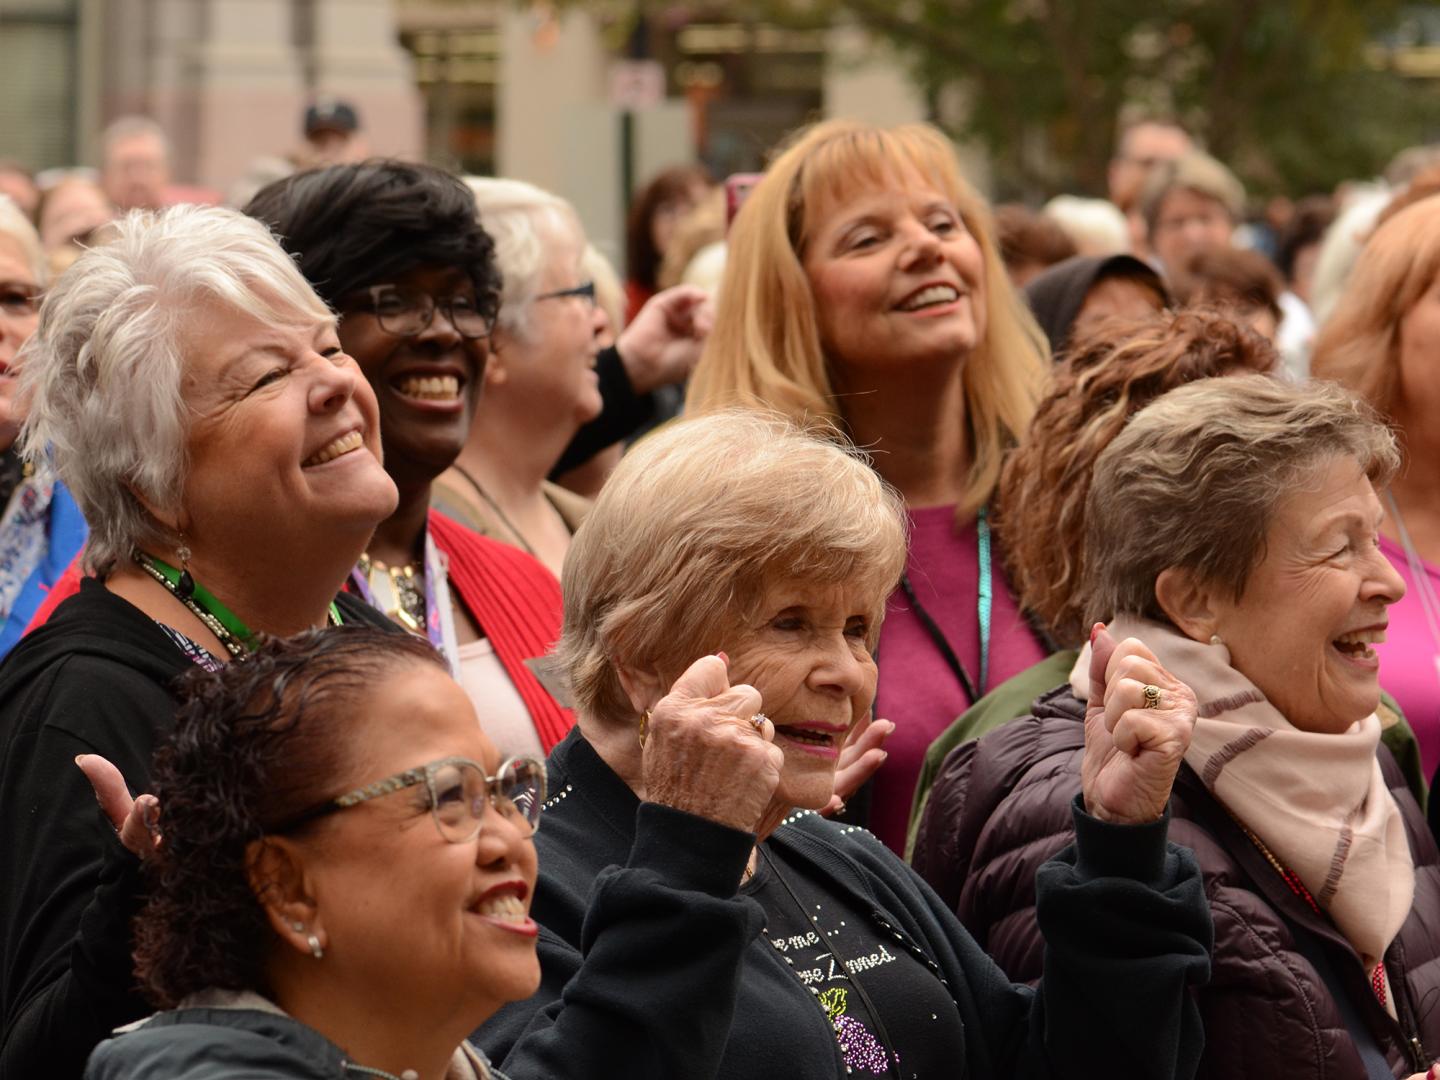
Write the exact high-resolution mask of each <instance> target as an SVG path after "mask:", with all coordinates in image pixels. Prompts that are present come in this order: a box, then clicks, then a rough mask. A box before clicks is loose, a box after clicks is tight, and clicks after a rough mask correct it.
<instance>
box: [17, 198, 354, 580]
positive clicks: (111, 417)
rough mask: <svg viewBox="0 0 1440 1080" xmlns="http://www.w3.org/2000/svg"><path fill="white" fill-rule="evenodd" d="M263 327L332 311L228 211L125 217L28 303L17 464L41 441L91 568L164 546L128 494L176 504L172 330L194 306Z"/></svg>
mask: <svg viewBox="0 0 1440 1080" xmlns="http://www.w3.org/2000/svg"><path fill="white" fill-rule="evenodd" d="M203 301H212V302H219V303H222V304H227V305H230V306H231V307H233V308H235V309H237V310H239V311H243V312H246V313H248V314H250V315H253V316H254V317H255V318H257V319H261V320H265V321H268V322H272V323H276V322H278V323H284V324H295V323H314V322H325V321H327V320H331V319H333V318H334V316H333V315H332V314H331V313H330V310H329V309H328V308H327V307H326V306H325V304H324V303H323V302H322V301H321V300H320V298H319V297H318V296H316V295H315V291H314V290H313V289H311V288H310V286H309V284H307V283H306V281H305V279H304V278H303V277H302V276H301V275H300V272H299V270H297V269H296V267H295V264H294V262H292V261H291V259H290V257H289V256H288V255H286V254H285V252H284V251H283V250H282V249H281V247H280V245H279V244H278V243H277V242H276V241H275V238H274V237H273V236H272V235H271V234H270V232H269V230H268V229H266V228H265V226H264V225H263V224H261V223H260V222H258V221H255V220H254V219H253V218H248V217H246V216H245V215H244V214H241V213H239V212H238V211H235V210H227V209H224V208H222V207H213V206H175V207H171V208H169V209H167V210H163V211H159V212H158V213H157V212H149V211H133V212H132V213H130V214H127V215H126V216H125V217H123V218H121V219H120V220H119V221H117V222H116V223H115V225H114V229H113V239H112V240H110V241H109V242H108V243H106V244H104V245H102V246H98V247H95V248H91V249H90V250H88V251H86V252H84V253H82V254H81V255H80V257H79V258H78V259H76V261H75V263H74V264H73V265H72V266H71V267H70V268H69V269H68V270H67V271H66V272H65V273H64V274H63V275H61V277H60V280H59V281H58V282H57V283H56V284H55V286H54V288H53V289H51V290H50V292H49V293H48V294H47V296H46V298H45V302H44V303H43V304H42V305H41V308H40V324H39V327H38V328H37V329H36V331H35V333H34V334H33V335H31V337H30V340H29V341H28V342H26V344H25V346H24V348H23V349H22V350H21V353H20V357H19V367H20V394H21V400H22V401H23V402H25V403H26V404H27V405H28V409H29V415H28V417H27V419H26V421H25V426H24V428H23V430H22V432H21V438H22V445H23V448H24V451H25V453H26V455H27V456H28V457H30V458H31V459H32V460H33V459H37V458H39V457H40V455H42V454H43V453H45V451H46V449H47V447H48V448H49V449H50V452H51V453H52V455H53V461H54V463H55V467H56V469H57V471H58V472H59V475H60V478H61V479H62V480H64V482H65V483H66V485H67V486H68V487H69V488H70V491H71V493H72V494H73V495H74V496H75V500H76V502H77V503H78V504H79V506H80V510H81V512H82V513H83V514H84V515H85V520H86V521H87V522H88V523H89V525H90V539H89V542H88V544H87V546H86V565H87V567H88V568H89V569H91V570H92V571H95V572H97V573H104V572H106V571H107V570H109V569H110V568H111V567H112V566H114V565H115V563H116V561H117V560H121V559H125V558H128V557H129V555H130V552H131V550H132V549H133V548H135V547H136V546H137V545H142V544H171V545H173V543H174V541H175V538H174V537H173V536H171V535H170V534H169V531H168V530H166V529H165V528H164V527H163V526H161V525H160V524H159V523H158V522H157V521H155V519H154V518H153V517H152V516H151V515H150V514H149V513H148V512H147V511H146V510H145V508H144V506H143V505H142V503H141V502H140V499H139V498H137V495H138V496H140V497H143V498H144V499H145V500H146V501H148V502H150V503H152V504H153V505H156V506H161V507H167V508H169V507H178V506H179V504H180V496H181V492H182V491H183V489H184V481H185V471H186V467H187V458H186V449H185V446H186V438H187V435H188V432H189V426H190V415H189V412H188V409H187V407H186V403H185V400H184V390H183V386H184V376H185V371H186V368H187V366H188V363H189V360H190V358H189V357H187V356H186V355H185V354H184V351H183V347H184V341H185V332H186V330H187V329H188V328H189V326H190V319H191V314H192V312H193V310H194V307H195V305H196V303H197V302H203Z"/></svg>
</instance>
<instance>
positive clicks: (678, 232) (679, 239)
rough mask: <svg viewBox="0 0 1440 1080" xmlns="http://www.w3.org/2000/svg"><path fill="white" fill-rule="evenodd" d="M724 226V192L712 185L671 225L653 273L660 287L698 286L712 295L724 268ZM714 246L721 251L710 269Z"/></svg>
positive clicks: (716, 288) (716, 289)
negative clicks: (707, 191)
mask: <svg viewBox="0 0 1440 1080" xmlns="http://www.w3.org/2000/svg"><path fill="white" fill-rule="evenodd" d="M725 227H726V226H725V191H724V189H723V188H719V187H716V188H712V189H711V190H710V192H709V193H708V194H707V195H706V196H705V197H704V198H703V199H701V200H700V201H699V202H698V203H696V204H695V207H694V209H692V210H691V211H690V213H688V214H686V215H685V217H684V218H682V219H681V221H680V222H679V224H677V225H676V226H675V235H674V237H673V238H672V239H671V241H670V243H669V244H667V245H666V247H665V257H664V258H663V259H662V260H661V261H660V271H659V273H658V274H657V275H656V282H657V283H658V284H659V286H660V288H662V289H669V288H673V287H674V286H676V285H699V286H701V287H702V288H704V289H705V290H706V291H707V292H709V293H710V294H711V296H712V297H713V296H714V294H715V293H716V292H717V291H718V289H719V285H720V273H721V272H723V271H724V268H725V259H724V254H723V253H724V250H725ZM717 249H718V250H719V251H720V253H721V255H720V258H719V260H718V269H716V270H714V271H713V272H712V271H711V270H710V269H709V264H712V263H715V261H716V260H715V255H714V253H715V251H716V250H717Z"/></svg>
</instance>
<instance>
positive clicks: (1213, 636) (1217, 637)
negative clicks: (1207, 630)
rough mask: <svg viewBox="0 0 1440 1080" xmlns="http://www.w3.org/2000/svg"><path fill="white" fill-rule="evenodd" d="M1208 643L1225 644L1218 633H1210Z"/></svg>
mask: <svg viewBox="0 0 1440 1080" xmlns="http://www.w3.org/2000/svg"><path fill="white" fill-rule="evenodd" d="M1210 644H1211V645H1224V644H1225V639H1224V638H1222V637H1221V636H1220V635H1219V634H1211V635H1210Z"/></svg>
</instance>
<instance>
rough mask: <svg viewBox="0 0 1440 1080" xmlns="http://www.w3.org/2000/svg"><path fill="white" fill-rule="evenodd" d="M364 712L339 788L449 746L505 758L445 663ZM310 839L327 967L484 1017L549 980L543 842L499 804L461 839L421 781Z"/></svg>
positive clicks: (356, 981)
mask: <svg viewBox="0 0 1440 1080" xmlns="http://www.w3.org/2000/svg"><path fill="white" fill-rule="evenodd" d="M356 722H357V723H358V724H359V725H360V728H359V730H358V731H357V732H356V738H355V739H353V740H352V741H351V742H350V746H352V747H353V748H354V752H353V760H352V761H350V762H348V763H347V765H346V767H345V768H344V769H343V771H342V775H339V776H336V777H335V778H334V782H333V784H331V785H330V787H331V789H332V790H333V791H335V792H337V793H338V792H342V791H349V790H353V789H355V788H359V787H361V786H363V785H366V784H371V783H374V782H376V781H377V780H380V779H383V778H385V777H388V776H392V775H395V774H396V773H400V772H403V771H404V770H406V769H411V768H417V767H419V766H423V765H426V764H428V763H430V762H433V761H437V760H439V759H441V758H445V757H465V758H470V759H471V760H473V761H477V762H480V763H481V764H482V765H484V767H485V772H486V774H487V775H490V776H493V775H495V773H496V772H497V771H498V770H499V767H500V764H501V762H500V756H499V753H498V752H497V751H496V749H495V746H494V744H492V743H491V742H490V740H489V739H488V738H486V736H485V734H484V732H483V731H482V730H481V728H480V724H479V722H478V721H477V719H476V716H475V709H474V707H473V706H472V705H471V703H470V699H469V697H468V696H467V695H466V693H465V691H464V690H462V689H461V688H460V687H459V685H458V684H456V682H455V681H454V680H453V679H451V678H450V677H449V676H448V675H446V674H445V672H444V671H442V670H441V669H440V668H438V667H436V666H435V665H433V664H427V663H416V664H410V665H407V666H405V667H403V668H401V669H400V670H398V671H397V672H395V673H394V674H393V675H387V677H386V678H385V679H383V680H382V681H380V682H379V683H377V685H376V687H375V688H374V692H373V693H369V694H367V697H366V704H365V705H364V707H363V708H362V710H361V715H360V716H359V717H357V718H356ZM296 842H297V843H298V844H299V845H300V846H301V848H302V851H303V852H304V858H305V870H306V874H307V876H308V878H309V881H310V883H311V888H312V891H313V895H314V898H315V903H316V905H317V922H318V925H319V926H320V928H321V929H322V930H323V932H324V935H325V938H326V946H325V964H326V965H327V966H329V965H333V968H334V971H333V972H332V973H331V974H333V976H334V977H335V978H338V979H341V980H342V981H343V982H344V983H347V984H349V985H354V986H357V987H364V988H366V990H365V992H366V993H372V994H373V995H374V996H375V1000H376V1001H377V1003H378V1002H400V1003H403V1007H404V1008H405V1009H406V1010H407V1011H409V1012H414V1013H416V1014H417V1015H425V1016H427V1017H428V1018H430V1019H431V1020H432V1021H434V1022H435V1023H436V1024H437V1025H446V1026H448V1023H451V1022H453V1021H454V1020H455V1019H456V1018H457V1017H458V1018H460V1019H466V1018H468V1019H469V1020H470V1024H469V1025H468V1026H470V1027H474V1026H478V1025H479V1023H480V1022H481V1021H483V1020H484V1019H486V1018H487V1017H488V1016H489V1015H491V1014H492V1013H493V1012H494V1011H495V1010H496V1009H498V1008H499V1007H500V1006H501V1005H503V1004H505V1003H506V1002H509V1001H518V1000H520V999H522V998H526V997H529V996H530V995H531V994H533V993H534V992H535V990H536V988H537V987H538V986H539V984H540V964H539V960H538V959H537V957H536V953H535V944H536V940H537V934H538V930H537V928H536V925H535V923H534V922H533V921H532V920H531V919H530V918H529V914H528V913H529V909H530V900H531V897H532V896H533V894H534V889H535V877H536V872H537V871H536V858H535V844H534V842H533V841H532V840H531V839H530V838H529V837H528V836H526V835H523V834H522V832H521V830H519V829H517V828H516V827H515V825H514V824H513V821H512V819H510V818H507V817H505V816H502V815H501V814H500V813H499V812H498V811H497V810H495V809H494V807H493V806H491V807H488V808H487V809H486V811H485V816H484V819H483V821H482V822H481V827H480V834H479V835H478V836H477V837H475V838H474V839H472V840H468V841H466V842H464V843H451V842H449V841H447V840H446V839H445V838H444V837H442V836H441V835H440V832H439V830H438V829H437V828H436V826H435V820H434V818H433V816H432V815H431V812H430V805H429V793H428V790H427V788H426V787H425V785H423V784H421V785H415V786H412V787H407V788H403V789H401V790H399V791H396V792H392V793H390V794H387V795H384V796H381V797H379V798H375V799H371V800H369V801H367V802H363V803H360V804H358V805H356V806H354V807H351V808H349V809H347V810H344V811H341V812H339V813H336V814H333V815H331V816H330V817H328V818H326V819H324V821H322V822H321V823H319V824H317V825H316V826H315V827H314V828H313V829H312V830H311V831H310V832H309V833H307V834H306V835H305V836H304V837H297V838H296Z"/></svg>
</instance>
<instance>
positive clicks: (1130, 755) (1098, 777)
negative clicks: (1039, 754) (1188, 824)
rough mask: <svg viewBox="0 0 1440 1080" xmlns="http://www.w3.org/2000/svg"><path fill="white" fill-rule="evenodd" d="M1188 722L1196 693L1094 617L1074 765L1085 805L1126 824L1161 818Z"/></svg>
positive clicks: (1097, 814) (1132, 640)
mask: <svg viewBox="0 0 1440 1080" xmlns="http://www.w3.org/2000/svg"><path fill="white" fill-rule="evenodd" d="M1147 688H1149V689H1150V691H1151V693H1150V694H1149V695H1148V696H1147ZM1156 690H1158V691H1159V697H1158V700H1157V699H1154V693H1153V692H1154V691H1156ZM1147 702H1150V704H1147ZM1194 727H1195V694H1194V692H1193V691H1191V689H1190V688H1189V687H1188V686H1186V685H1185V684H1184V683H1182V682H1181V681H1180V680H1179V679H1176V678H1175V677H1174V676H1173V675H1171V674H1170V673H1169V672H1168V671H1166V670H1165V669H1164V668H1163V667H1162V666H1161V665H1160V661H1159V660H1157V659H1156V658H1155V654H1154V653H1152V652H1151V651H1150V650H1149V649H1147V648H1146V647H1145V646H1144V644H1142V643H1141V642H1140V641H1138V640H1137V639H1135V638H1126V639H1125V640H1124V641H1122V642H1121V643H1120V644H1119V645H1116V644H1115V640H1114V639H1113V638H1112V637H1111V636H1110V634H1109V632H1108V631H1106V629H1105V628H1104V626H1101V625H1098V624H1097V625H1096V627H1095V631H1094V632H1093V633H1092V634H1091V637H1090V700H1089V703H1088V705H1087V707H1086V709H1085V757H1084V759H1083V760H1082V762H1081V765H1080V785H1081V790H1082V791H1083V793H1084V796H1085V809H1086V810H1088V811H1089V812H1090V813H1091V814H1092V815H1094V816H1095V817H1097V818H1100V819H1101V820H1103V821H1113V822H1116V823H1118V824H1124V825H1139V824H1143V823H1145V822H1149V821H1154V820H1156V819H1157V818H1159V817H1160V815H1161V814H1163V813H1164V812H1165V804H1166V802H1167V801H1168V800H1169V798H1170V788H1171V786H1172V785H1173V784H1174V782H1175V773H1176V772H1177V771H1178V770H1179V768H1180V762H1181V760H1182V759H1183V758H1184V756H1185V751H1186V749H1187V748H1188V747H1189V746H1190V735H1191V732H1192V731H1193V730H1194Z"/></svg>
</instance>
